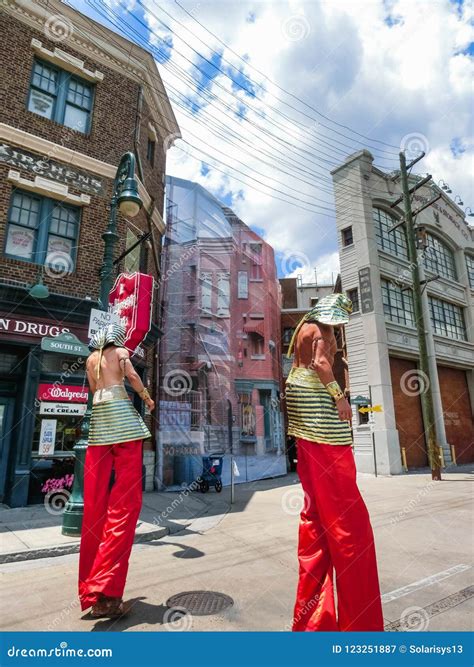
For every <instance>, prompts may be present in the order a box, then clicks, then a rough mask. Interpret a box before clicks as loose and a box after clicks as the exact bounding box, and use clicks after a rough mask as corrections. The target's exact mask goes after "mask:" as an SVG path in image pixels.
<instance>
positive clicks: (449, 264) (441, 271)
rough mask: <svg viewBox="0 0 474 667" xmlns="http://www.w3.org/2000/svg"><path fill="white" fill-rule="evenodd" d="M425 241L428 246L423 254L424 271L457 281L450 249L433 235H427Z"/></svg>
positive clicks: (452, 254)
mask: <svg viewBox="0 0 474 667" xmlns="http://www.w3.org/2000/svg"><path fill="white" fill-rule="evenodd" d="M426 241H427V244H428V245H427V248H426V250H425V252H424V254H423V263H424V265H425V268H426V270H427V271H430V272H431V273H434V274H435V275H440V276H442V277H443V278H450V279H451V280H457V274H456V263H455V260H454V253H453V251H452V250H451V248H450V247H449V246H447V245H446V243H443V241H441V239H439V238H438V237H437V236H433V234H427V235H426Z"/></svg>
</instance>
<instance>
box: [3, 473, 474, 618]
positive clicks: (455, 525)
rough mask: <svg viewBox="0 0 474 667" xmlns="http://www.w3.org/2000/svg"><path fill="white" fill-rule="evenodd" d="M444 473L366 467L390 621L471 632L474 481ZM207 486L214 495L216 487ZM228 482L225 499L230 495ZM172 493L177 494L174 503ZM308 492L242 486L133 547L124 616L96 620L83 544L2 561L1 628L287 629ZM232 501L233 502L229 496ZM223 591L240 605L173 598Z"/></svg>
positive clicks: (274, 484)
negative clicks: (380, 471) (79, 584)
mask: <svg viewBox="0 0 474 667" xmlns="http://www.w3.org/2000/svg"><path fill="white" fill-rule="evenodd" d="M473 481H474V474H473V473H472V472H471V471H470V469H469V468H464V469H463V470H462V471H461V472H457V473H445V475H444V480H443V481H442V482H431V479H430V477H429V476H428V475H426V474H418V475H409V476H408V475H407V476H398V477H392V478H388V477H378V478H374V477H371V476H365V475H361V476H359V486H360V488H361V490H362V493H363V495H364V498H365V500H366V503H367V506H368V508H369V511H370V514H371V517H372V524H373V527H374V532H375V538H376V544H377V552H378V560H379V573H380V581H381V589H382V593H383V602H384V605H383V607H384V617H385V622H386V627H387V629H395V630H401V631H406V630H415V631H416V630H428V631H437V630H472V629H473V628H472V619H473V618H474V614H473V596H474V587H473V586H472V572H473V569H472V553H473V548H472V547H473V537H472V536H473V526H472V489H473V486H472V482H473ZM210 493H213V491H211V492H210ZM229 493H230V490H229V489H228V488H226V489H224V491H223V493H222V494H221V496H220V500H223V499H225V498H226V497H227V499H228V498H229ZM173 497H176V496H173V495H172V494H170V502H172V499H173ZM300 499H301V491H300V486H299V483H298V480H297V478H296V475H289V476H287V477H284V478H278V479H274V480H266V481H261V482H256V483H249V484H245V485H239V486H238V487H237V488H236V502H235V503H234V505H233V506H232V508H231V509H229V511H225V512H224V513H221V512H222V509H223V503H222V502H220V503H219V505H216V512H215V513H214V512H210V513H208V514H207V515H206V516H205V517H202V518H197V519H195V520H194V521H193V522H192V524H191V525H190V526H189V527H188V528H187V529H186V530H184V531H182V532H181V533H177V534H174V535H171V536H169V537H166V538H163V539H161V540H158V541H156V542H153V543H149V544H146V545H145V544H144V545H136V546H135V547H134V549H133V552H132V557H131V563H130V569H129V575H128V583H127V588H126V591H125V599H126V600H128V601H129V602H130V604H131V613H130V614H129V615H128V616H127V617H125V618H123V619H120V620H118V621H104V620H94V619H90V618H89V616H88V615H86V614H83V613H82V612H81V610H80V608H79V605H78V601H77V597H76V581H77V561H78V556H77V554H74V555H68V556H62V557H56V558H48V559H41V560H37V561H25V562H23V563H11V564H6V565H2V566H0V573H1V581H2V592H1V599H2V605H1V617H0V628H1V629H2V630H21V631H24V630H46V631H47V630H62V631H71V630H82V631H97V630H116V631H117V630H120V631H137V630H138V631H139V630H148V631H182V630H185V631H186V630H191V631H193V630H235V631H239V630H251V631H255V630H273V631H285V630H289V628H290V623H291V615H292V608H293V603H294V594H295V587H296V581H297V561H296V538H297V526H298V509H299V505H300ZM224 507H225V505H224ZM195 590H206V591H215V592H220V593H224V594H226V595H228V596H230V597H231V598H232V600H233V605H232V606H230V607H228V608H227V609H225V610H224V611H222V612H220V613H218V614H215V615H210V616H191V615H180V614H176V612H173V611H170V610H169V609H168V607H167V606H166V601H167V600H168V598H169V597H170V596H172V595H175V594H177V593H182V592H186V591H195Z"/></svg>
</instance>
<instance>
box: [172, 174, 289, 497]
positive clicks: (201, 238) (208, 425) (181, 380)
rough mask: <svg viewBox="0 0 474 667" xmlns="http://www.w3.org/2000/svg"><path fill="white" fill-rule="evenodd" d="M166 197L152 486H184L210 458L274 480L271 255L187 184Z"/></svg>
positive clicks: (175, 183)
mask: <svg viewBox="0 0 474 667" xmlns="http://www.w3.org/2000/svg"><path fill="white" fill-rule="evenodd" d="M166 197H167V232H166V242H165V246H164V260H163V283H162V288H163V292H162V296H163V320H162V326H161V328H162V330H163V337H162V339H161V341H160V378H161V381H160V387H161V393H160V399H161V400H160V443H161V448H160V452H161V453H162V458H161V460H160V473H159V475H160V482H162V483H163V484H165V485H166V486H168V485H171V484H179V483H182V482H189V481H191V479H193V478H194V477H195V476H196V475H197V474H198V473H199V472H200V465H201V455H202V454H204V453H206V452H217V451H221V452H227V453H229V452H230V451H232V453H233V454H235V455H237V456H242V457H246V463H247V464H248V465H246V466H245V469H249V470H250V467H251V466H250V464H249V461H250V460H252V465H253V469H254V470H257V468H258V471H259V472H258V473H256V474H258V475H260V474H261V475H262V476H264V475H265V472H267V473H268V474H272V473H271V472H270V471H273V473H274V474H278V472H279V473H280V474H281V473H282V472H285V468H284V466H282V465H281V464H282V463H284V462H283V460H282V457H281V456H279V455H281V454H282V429H281V412H280V408H279V400H278V398H279V389H280V363H279V360H280V341H279V330H280V323H279V311H280V293H279V285H278V280H277V278H276V267H275V260H274V254H273V249H272V248H271V247H270V246H269V245H268V244H267V243H265V241H263V239H261V238H260V237H259V236H258V235H257V234H256V233H255V232H253V231H252V230H251V229H250V228H249V227H248V226H247V225H245V224H244V223H243V222H242V221H241V220H240V219H239V218H238V217H237V216H236V215H235V214H234V213H233V211H231V209H229V208H227V207H223V206H222V205H221V203H220V202H219V201H218V200H217V199H216V198H215V197H213V196H212V195H211V194H210V193H209V192H207V191H206V190H205V189H204V188H203V187H201V186H200V185H198V184H196V183H192V182H190V181H185V180H183V179H179V178H174V177H168V178H167V192H166ZM229 417H230V421H231V423H229ZM230 429H231V432H232V441H230V437H229V430H230ZM188 454H189V455H194V457H193V456H187V455H188ZM183 455H184V456H183ZM267 463H268V465H267ZM278 466H280V468H278Z"/></svg>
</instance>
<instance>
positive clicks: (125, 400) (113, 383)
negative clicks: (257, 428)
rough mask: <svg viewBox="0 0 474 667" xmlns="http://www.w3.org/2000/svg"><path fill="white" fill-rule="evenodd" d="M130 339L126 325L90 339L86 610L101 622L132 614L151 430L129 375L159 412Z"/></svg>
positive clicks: (82, 589) (83, 551) (83, 553)
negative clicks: (130, 584)
mask: <svg viewBox="0 0 474 667" xmlns="http://www.w3.org/2000/svg"><path fill="white" fill-rule="evenodd" d="M124 340H125V329H124V327H122V326H120V325H109V326H108V327H104V328H103V329H101V330H99V331H98V332H97V334H96V335H95V337H94V338H93V339H92V340H91V342H90V347H91V348H92V350H93V352H92V353H91V354H90V356H89V358H88V360H87V378H88V381H89V386H90V388H91V391H92V392H93V393H94V398H93V404H92V417H91V426H90V431H89V441H88V447H87V452H86V461H85V469H84V518H83V522H82V534H81V548H80V556H79V598H80V602H81V609H82V610H85V609H88V608H89V607H92V611H91V614H92V616H94V617H95V618H102V617H108V618H113V617H117V616H121V615H122V614H123V613H124V612H125V609H124V605H123V601H122V595H123V591H124V588H125V581H126V577H127V570H128V561H129V558H130V552H131V550H132V545H133V538H134V535H135V527H136V524H137V520H138V517H139V514H140V509H141V504H142V441H143V439H144V438H148V437H150V432H149V431H148V429H147V427H146V426H145V424H144V422H143V420H142V419H141V417H140V415H139V414H138V413H137V412H136V410H135V409H134V407H133V405H132V403H131V401H130V399H129V397H128V394H127V391H126V389H125V387H124V379H125V377H127V378H128V380H129V382H130V384H131V386H132V388H133V389H134V390H135V391H136V392H137V393H138V394H139V395H140V397H141V398H142V399H143V400H144V401H145V403H146V405H147V407H148V409H149V410H153V408H154V402H153V401H152V400H151V398H150V395H149V394H148V391H147V390H146V389H145V387H144V386H143V384H142V382H141V380H140V377H139V376H138V374H137V372H136V371H135V369H134V368H133V366H132V363H131V361H130V356H129V353H128V351H127V350H126V349H125V348H124V347H123V342H124ZM112 468H113V469H114V471H115V481H114V484H113V485H112V488H110V478H111V472H112Z"/></svg>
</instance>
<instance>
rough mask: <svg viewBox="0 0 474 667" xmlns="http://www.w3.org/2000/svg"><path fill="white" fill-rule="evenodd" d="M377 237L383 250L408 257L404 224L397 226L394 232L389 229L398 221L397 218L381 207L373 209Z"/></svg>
mask: <svg viewBox="0 0 474 667" xmlns="http://www.w3.org/2000/svg"><path fill="white" fill-rule="evenodd" d="M373 219H374V225H375V238H376V239H377V245H378V247H379V248H380V249H381V250H384V251H385V252H388V253H390V254H391V255H396V256H397V257H403V258H404V259H408V245H407V237H406V232H405V228H404V226H403V225H402V226H400V227H397V229H395V230H394V231H393V232H389V231H388V230H389V229H390V228H391V227H393V225H395V224H396V223H397V219H396V218H394V217H392V216H391V215H390V214H389V213H386V212H385V211H384V210H383V209H381V208H374V209H373Z"/></svg>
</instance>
